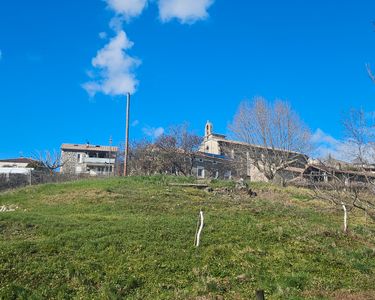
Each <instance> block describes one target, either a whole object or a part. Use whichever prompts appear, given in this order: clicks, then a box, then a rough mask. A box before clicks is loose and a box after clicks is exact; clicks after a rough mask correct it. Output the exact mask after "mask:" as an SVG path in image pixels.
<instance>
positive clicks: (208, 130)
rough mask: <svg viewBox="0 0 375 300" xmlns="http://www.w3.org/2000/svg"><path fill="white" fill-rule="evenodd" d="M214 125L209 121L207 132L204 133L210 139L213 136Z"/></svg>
mask: <svg viewBox="0 0 375 300" xmlns="http://www.w3.org/2000/svg"><path fill="white" fill-rule="evenodd" d="M212 129H213V126H212V123H211V122H210V121H207V123H206V127H205V131H204V136H205V137H209V136H210V135H211V134H212Z"/></svg>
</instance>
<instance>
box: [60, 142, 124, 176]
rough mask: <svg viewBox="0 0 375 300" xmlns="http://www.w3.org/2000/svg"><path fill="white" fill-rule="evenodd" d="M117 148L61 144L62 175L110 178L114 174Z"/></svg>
mask: <svg viewBox="0 0 375 300" xmlns="http://www.w3.org/2000/svg"><path fill="white" fill-rule="evenodd" d="M117 151H118V147H113V146H101V145H90V144H89V143H87V144H62V145H61V162H62V167H61V168H60V172H61V173H62V174H75V175H81V174H85V175H90V176H100V175H101V176H110V175H114V174H115V162H116V155H117Z"/></svg>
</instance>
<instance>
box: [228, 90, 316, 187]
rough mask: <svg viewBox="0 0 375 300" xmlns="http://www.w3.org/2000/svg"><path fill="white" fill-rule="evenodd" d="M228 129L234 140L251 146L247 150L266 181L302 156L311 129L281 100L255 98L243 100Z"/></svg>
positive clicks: (307, 148) (308, 146)
mask: <svg viewBox="0 0 375 300" xmlns="http://www.w3.org/2000/svg"><path fill="white" fill-rule="evenodd" d="M229 129H230V131H231V133H232V135H233V136H234V137H235V138H236V139H238V140H240V141H242V142H245V143H247V144H251V145H253V147H247V148H246V151H248V152H249V155H250V158H251V160H252V164H254V165H255V167H256V168H257V169H258V170H259V171H260V172H261V173H263V174H264V176H265V177H266V178H267V179H268V180H272V179H274V177H275V175H276V174H277V173H278V172H280V171H282V170H284V169H286V168H287V167H288V166H292V165H293V164H294V163H297V162H298V161H299V160H300V159H301V158H302V159H303V157H304V156H303V155H301V153H308V152H309V151H310V149H311V144H310V136H311V134H310V130H309V129H308V127H307V126H306V125H305V124H304V123H303V122H302V121H301V119H300V117H299V116H298V115H297V113H296V112H295V111H293V110H292V108H291V106H290V105H289V103H287V102H285V101H282V100H277V101H275V102H274V103H269V102H267V101H266V100H265V99H264V98H261V97H258V98H255V99H254V100H253V101H251V102H249V101H243V102H242V103H241V104H240V106H239V108H238V110H237V113H236V115H235V116H234V120H233V122H232V124H231V125H230V126H229ZM305 158H306V157H305Z"/></svg>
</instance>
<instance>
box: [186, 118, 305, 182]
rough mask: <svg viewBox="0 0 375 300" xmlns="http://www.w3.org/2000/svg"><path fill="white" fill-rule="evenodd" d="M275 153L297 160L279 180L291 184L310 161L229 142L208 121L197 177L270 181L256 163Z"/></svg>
mask: <svg viewBox="0 0 375 300" xmlns="http://www.w3.org/2000/svg"><path fill="white" fill-rule="evenodd" d="M275 151H279V152H280V153H282V154H283V155H290V156H291V157H293V162H292V163H291V164H289V165H288V166H287V167H286V168H284V169H283V170H281V171H279V172H278V173H277V176H276V177H277V178H276V179H279V178H280V180H283V181H288V180H292V179H294V178H296V177H299V176H301V174H302V172H303V171H304V169H305V167H306V165H307V162H308V157H307V156H306V155H304V154H301V153H297V152H293V151H283V150H275V149H269V148H266V147H262V146H259V145H252V144H247V143H243V142H239V141H233V140H228V139H227V138H226V136H225V135H223V134H217V133H214V132H213V125H212V123H210V122H209V121H207V123H206V126H205V135H204V139H203V142H202V144H201V146H200V148H199V153H200V155H197V160H196V162H195V164H194V170H193V174H194V175H196V176H197V177H202V174H204V176H203V177H213V178H215V177H217V176H216V175H217V174H219V176H218V178H231V177H242V178H247V179H249V180H251V181H268V179H267V178H266V177H265V176H264V174H263V173H262V172H260V171H259V169H258V168H257V167H256V165H255V163H254V161H255V160H256V159H257V157H256V156H257V155H258V159H259V157H260V155H275ZM217 171H218V173H217ZM224 174H225V175H224Z"/></svg>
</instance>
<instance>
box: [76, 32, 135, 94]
mask: <svg viewBox="0 0 375 300" xmlns="http://www.w3.org/2000/svg"><path fill="white" fill-rule="evenodd" d="M132 46H133V43H132V42H131V41H130V40H129V39H128V37H127V36H126V33H125V32H124V31H122V30H121V31H119V32H118V33H117V35H116V36H115V37H114V38H112V39H111V40H110V41H109V43H108V44H107V45H105V46H104V48H102V49H101V50H99V51H98V53H97V55H96V57H95V58H93V60H92V65H93V67H95V68H96V69H97V70H98V71H99V79H97V80H93V81H90V82H87V83H85V84H83V88H84V89H85V90H86V91H87V92H88V93H89V94H90V95H91V96H94V95H95V94H96V93H98V92H102V93H104V94H106V95H113V96H115V95H125V94H127V93H131V94H133V93H134V92H135V91H136V87H137V85H138V81H137V79H136V78H135V74H134V73H133V71H134V69H135V68H136V67H137V66H138V65H139V64H140V61H139V60H138V59H136V58H133V57H131V56H129V55H128V54H127V53H126V50H129V49H130V48H132Z"/></svg>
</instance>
